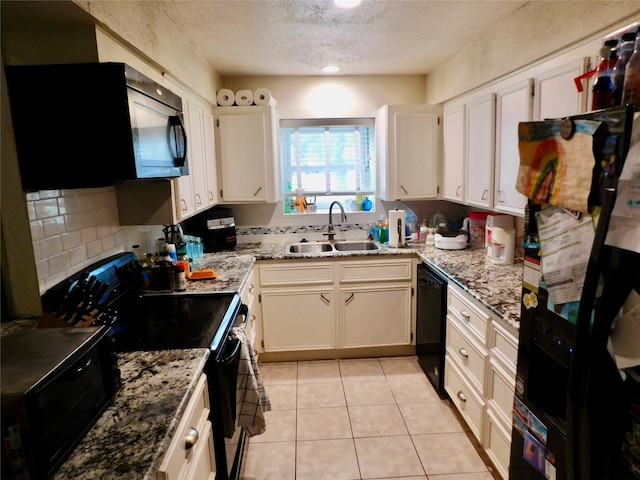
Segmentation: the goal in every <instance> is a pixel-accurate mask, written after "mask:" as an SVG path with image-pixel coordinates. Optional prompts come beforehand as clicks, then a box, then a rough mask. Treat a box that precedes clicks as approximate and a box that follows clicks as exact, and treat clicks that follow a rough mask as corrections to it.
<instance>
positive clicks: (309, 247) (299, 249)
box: [287, 242, 333, 253]
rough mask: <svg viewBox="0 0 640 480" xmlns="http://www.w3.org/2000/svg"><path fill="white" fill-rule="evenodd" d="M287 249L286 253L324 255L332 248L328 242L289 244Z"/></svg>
mask: <svg viewBox="0 0 640 480" xmlns="http://www.w3.org/2000/svg"><path fill="white" fill-rule="evenodd" d="M288 247H289V248H288V249H287V252H288V253H324V252H332V251H333V247H332V246H331V244H330V243H328V242H327V243H323V242H309V243H306V242H300V243H293V244H290V245H289V246H288Z"/></svg>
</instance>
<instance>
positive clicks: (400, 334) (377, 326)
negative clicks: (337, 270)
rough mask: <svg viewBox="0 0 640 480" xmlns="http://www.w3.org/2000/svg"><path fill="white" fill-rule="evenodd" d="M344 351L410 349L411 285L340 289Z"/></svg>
mask: <svg viewBox="0 0 640 480" xmlns="http://www.w3.org/2000/svg"><path fill="white" fill-rule="evenodd" d="M340 310H341V312H342V322H343V338H342V347H345V348H348V347H373V346H383V345H409V344H410V343H411V285H393V284H390V285H380V286H375V287H372V286H354V287H349V288H342V289H340Z"/></svg>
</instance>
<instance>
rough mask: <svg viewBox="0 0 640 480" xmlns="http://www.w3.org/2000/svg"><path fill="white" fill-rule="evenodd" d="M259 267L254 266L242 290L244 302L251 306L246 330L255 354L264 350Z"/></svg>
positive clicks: (241, 295) (241, 296)
mask: <svg viewBox="0 0 640 480" xmlns="http://www.w3.org/2000/svg"><path fill="white" fill-rule="evenodd" d="M258 275H259V272H258V268H257V267H253V268H252V269H251V272H250V273H249V276H248V277H247V280H246V282H245V284H244V286H243V287H242V289H241V290H240V298H241V299H242V302H243V303H244V304H245V305H246V306H247V307H248V308H249V318H247V323H246V327H245V328H246V330H247V334H248V336H249V340H250V341H251V346H252V347H253V353H254V355H256V354H258V353H260V352H261V351H262V311H261V308H260V301H259V296H260V279H259V276H258Z"/></svg>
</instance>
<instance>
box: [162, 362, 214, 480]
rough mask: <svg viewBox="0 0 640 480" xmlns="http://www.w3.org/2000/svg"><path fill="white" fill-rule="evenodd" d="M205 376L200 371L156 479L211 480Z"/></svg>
mask: <svg viewBox="0 0 640 480" xmlns="http://www.w3.org/2000/svg"><path fill="white" fill-rule="evenodd" d="M209 409H210V408H209V393H208V389H207V377H206V375H204V374H202V375H201V377H200V379H199V380H198V383H197V385H196V388H195V390H194V392H193V395H192V397H191V400H189V403H188V404H187V407H186V409H185V412H184V415H183V417H182V420H181V421H180V423H179V424H178V427H177V428H176V431H175V433H174V435H173V439H172V440H171V443H170V444H169V448H167V452H166V454H165V455H164V458H163V459H162V461H161V463H160V467H159V468H158V472H157V475H156V478H157V479H158V480H178V479H181V480H214V479H215V477H216V458H215V453H214V450H213V431H212V430H211V423H210V422H209V420H208V417H209Z"/></svg>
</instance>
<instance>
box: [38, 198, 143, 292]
mask: <svg viewBox="0 0 640 480" xmlns="http://www.w3.org/2000/svg"><path fill="white" fill-rule="evenodd" d="M26 195H27V198H26V200H27V209H28V212H29V224H30V228H31V238H32V240H33V252H34V258H35V262H36V269H37V273H38V283H39V287H40V294H41V295H42V294H43V293H44V292H45V291H46V290H47V289H49V288H50V287H52V286H53V285H55V284H57V283H59V282H60V281H62V280H64V279H65V278H67V277H68V276H70V275H73V274H74V273H76V272H78V271H79V270H81V269H82V268H83V267H85V266H87V265H90V264H92V263H95V262H97V261H98V260H101V259H103V258H106V257H108V256H110V255H114V254H116V253H120V252H123V251H125V250H130V248H131V245H133V244H135V243H139V244H143V243H144V242H145V241H146V233H145V231H144V229H143V228H140V227H122V226H120V225H119V222H118V208H117V204H116V194H115V189H114V187H106V188H91V189H72V190H40V191H38V192H33V193H27V194H26Z"/></svg>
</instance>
